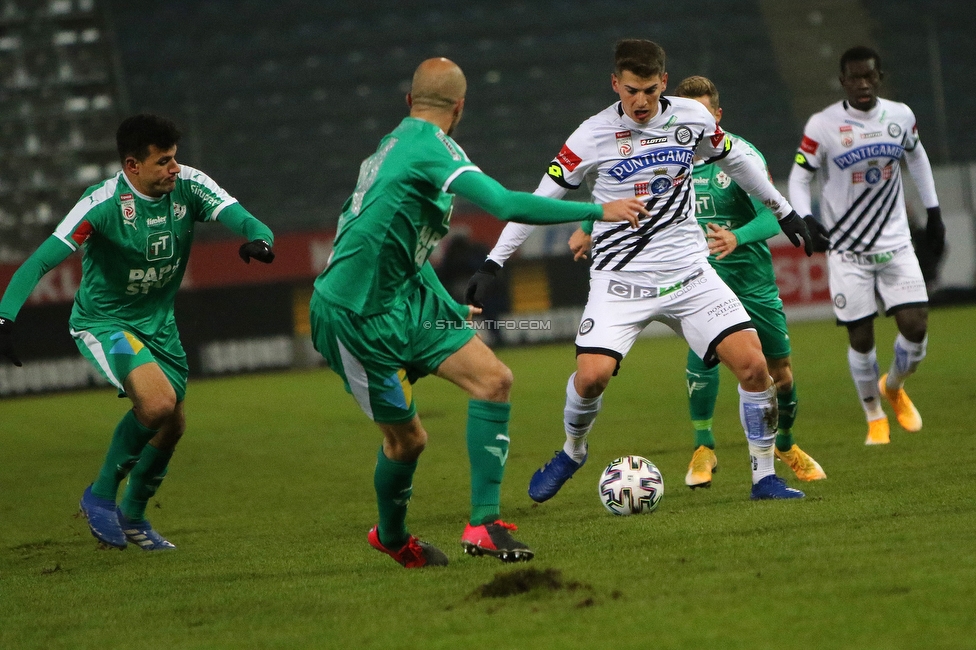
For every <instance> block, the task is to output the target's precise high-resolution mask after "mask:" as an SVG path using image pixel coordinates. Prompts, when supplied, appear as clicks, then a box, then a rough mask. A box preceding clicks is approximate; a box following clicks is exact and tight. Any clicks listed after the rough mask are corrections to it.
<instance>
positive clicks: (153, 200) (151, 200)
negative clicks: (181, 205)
mask: <svg viewBox="0 0 976 650" xmlns="http://www.w3.org/2000/svg"><path fill="white" fill-rule="evenodd" d="M119 174H121V175H122V180H124V181H125V184H126V186H127V187H128V188H129V189H130V190H132V193H133V194H135V195H136V196H138V197H139V198H140V199H142V200H143V201H148V202H149V203H159V202H160V201H162V200H163V199H165V198H166V195H165V194H164V195H163V196H148V195H146V194H143V193H142V192H140V191H139V190H137V189H136V188H134V187H132V183H130V182H129V177H128V176H126V175H125V172H119Z"/></svg>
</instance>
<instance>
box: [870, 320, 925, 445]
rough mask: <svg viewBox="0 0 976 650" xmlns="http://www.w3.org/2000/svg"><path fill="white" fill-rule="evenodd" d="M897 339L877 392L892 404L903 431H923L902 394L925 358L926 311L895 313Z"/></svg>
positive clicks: (919, 419)
mask: <svg viewBox="0 0 976 650" xmlns="http://www.w3.org/2000/svg"><path fill="white" fill-rule="evenodd" d="M895 322H896V323H897V324H898V336H897V337H896V338H895V355H894V359H893V360H892V362H891V369H890V370H888V372H887V373H886V374H885V375H884V376H882V377H881V378H880V379H879V381H878V390H879V392H880V393H881V395H883V396H884V398H885V399H886V400H888V402H889V403H890V404H891V406H892V408H893V409H894V410H895V415H896V416H897V417H898V424H900V425H901V427H902V428H903V429H905V430H906V431H918V430H920V429H921V428H922V416H921V415H919V414H918V410H917V409H916V408H915V405H914V404H912V400H910V399H909V398H908V394H907V393H906V392H905V389H904V385H905V380H906V379H907V378H908V377H909V376H911V375H912V374H914V373H915V370H916V369H918V366H919V364H920V363H922V360H923V359H924V358H925V351H926V346H927V344H928V337H927V335H926V331H927V329H928V309H927V308H926V307H910V308H906V309H901V310H899V311H896V312H895Z"/></svg>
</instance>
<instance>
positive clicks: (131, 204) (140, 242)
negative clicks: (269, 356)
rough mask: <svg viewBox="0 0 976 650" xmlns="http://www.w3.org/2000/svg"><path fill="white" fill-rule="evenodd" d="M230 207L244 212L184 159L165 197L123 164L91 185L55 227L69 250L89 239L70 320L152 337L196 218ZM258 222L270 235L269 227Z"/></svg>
mask: <svg viewBox="0 0 976 650" xmlns="http://www.w3.org/2000/svg"><path fill="white" fill-rule="evenodd" d="M225 210H227V211H229V212H230V211H239V212H243V213H245V214H247V213H246V210H244V208H242V207H240V205H239V204H238V203H237V199H235V198H233V197H232V196H230V195H229V194H228V193H227V192H225V191H224V190H223V189H221V188H220V187H219V186H218V185H217V184H216V183H214V182H213V181H212V180H211V179H210V178H209V177H208V176H207V175H206V174H204V173H203V172H200V171H198V170H196V169H193V168H192V167H187V166H183V167H182V169H181V170H180V173H179V175H178V177H177V180H176V188H175V189H174V190H173V191H172V192H170V193H169V194H166V195H164V196H162V197H160V198H152V197H148V196H145V195H142V194H140V193H138V192H136V190H134V189H133V188H132V187H131V186H130V185H129V183H128V181H127V180H126V179H125V175H124V174H123V173H122V172H119V173H118V174H117V175H116V176H115V177H114V178H110V179H108V180H105V181H103V182H102V183H99V184H98V185H94V186H92V187H90V188H88V190H86V191H85V193H84V194H83V195H82V198H81V200H80V201H79V202H78V203H77V204H76V205H75V207H74V208H73V209H72V210H71V212H69V213H68V215H67V216H66V217H65V218H64V219H63V220H62V221H61V223H60V224H59V225H58V227H57V229H56V230H55V232H54V235H53V236H54V237H56V238H57V239H59V240H60V241H62V242H63V243H64V244H65V245H67V246H68V248H69V249H71V250H72V251H74V250H76V249H77V248H78V247H79V246H83V247H84V253H85V254H84V257H83V259H82V276H81V286H80V288H79V289H78V292H77V294H75V303H74V308H73V309H72V312H71V319H70V324H71V327H72V328H73V329H76V330H81V329H85V328H87V327H91V326H94V325H95V324H100V323H105V322H106V321H111V322H118V323H122V324H125V326H126V327H127V328H129V329H132V330H134V331H135V332H137V333H139V334H141V335H144V336H148V337H151V336H152V335H153V334H154V333H156V332H157V331H159V330H160V329H161V328H162V327H163V325H165V324H166V323H167V322H169V321H171V320H172V319H173V300H174V298H175V295H176V291H177V289H178V288H179V286H180V282H181V281H182V279H183V274H184V272H185V271H186V263H187V259H188V258H189V253H190V245H191V244H192V242H193V228H194V224H195V223H196V222H198V221H213V220H215V219H216V218H217V215H219V214H221V212H223V211H225ZM228 216H229V215H228ZM247 217H250V219H251V220H253V221H255V222H257V220H256V219H254V218H253V217H251V216H250V215H249V214H247ZM258 223H260V222H258ZM257 230H260V231H262V234H263V235H264V236H263V237H262V238H263V239H265V240H266V241H268V243H269V244H270V243H272V242H271V233H270V231H268V230H267V228H265V227H263V225H262V226H261V228H259V229H257ZM66 253H67V251H66Z"/></svg>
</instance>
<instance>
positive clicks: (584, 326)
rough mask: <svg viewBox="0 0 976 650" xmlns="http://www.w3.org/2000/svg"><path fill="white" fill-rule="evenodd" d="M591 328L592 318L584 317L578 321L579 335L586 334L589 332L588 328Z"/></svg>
mask: <svg viewBox="0 0 976 650" xmlns="http://www.w3.org/2000/svg"><path fill="white" fill-rule="evenodd" d="M592 329H593V319H592V318H584V319H583V322H582V323H580V328H579V333H580V336H584V335H586V334H589V333H590V330H592Z"/></svg>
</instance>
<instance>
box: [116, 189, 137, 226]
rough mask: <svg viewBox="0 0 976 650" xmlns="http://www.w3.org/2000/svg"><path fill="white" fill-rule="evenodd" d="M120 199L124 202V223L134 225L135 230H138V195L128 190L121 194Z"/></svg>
mask: <svg viewBox="0 0 976 650" xmlns="http://www.w3.org/2000/svg"><path fill="white" fill-rule="evenodd" d="M119 201H121V202H122V223H124V224H125V225H127V226H132V229H133V230H138V229H139V228H138V226H136V197H134V196H133V195H132V194H129V193H128V192H127V193H125V194H120V195H119Z"/></svg>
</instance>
